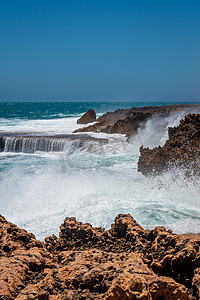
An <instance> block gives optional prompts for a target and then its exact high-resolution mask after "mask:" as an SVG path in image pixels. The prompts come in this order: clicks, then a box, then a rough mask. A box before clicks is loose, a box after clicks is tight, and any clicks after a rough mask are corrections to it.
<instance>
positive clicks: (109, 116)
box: [75, 104, 199, 137]
mask: <svg viewBox="0 0 200 300" xmlns="http://www.w3.org/2000/svg"><path fill="white" fill-rule="evenodd" d="M197 107H199V106H198V105H197V104H192V105H191V104H185V105H183V104H180V105H178V104H177V105H164V106H145V107H132V108H130V109H117V110H116V111H114V112H107V113H106V114H103V115H102V116H100V117H99V118H97V120H96V121H97V122H96V123H95V124H92V125H89V126H88V127H84V128H80V129H78V130H76V131H75V132H105V133H121V134H125V135H126V136H127V137H130V136H132V135H134V134H135V133H137V131H138V128H139V127H140V126H142V125H143V124H144V123H145V122H146V121H147V120H148V119H149V118H150V117H152V116H154V115H162V116H164V115H167V114H169V113H171V112H175V111H179V110H183V109H184V110H186V111H188V113H189V112H191V111H192V110H193V109H195V108H197ZM83 117H84V115H83V116H82V117H81V118H83ZM79 120H80V119H79ZM79 120H78V122H79ZM79 124H80V123H79Z"/></svg>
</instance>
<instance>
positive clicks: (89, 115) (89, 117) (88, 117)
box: [77, 109, 96, 124]
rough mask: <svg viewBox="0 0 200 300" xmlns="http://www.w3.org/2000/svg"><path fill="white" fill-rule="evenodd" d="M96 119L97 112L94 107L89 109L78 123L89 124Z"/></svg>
mask: <svg viewBox="0 0 200 300" xmlns="http://www.w3.org/2000/svg"><path fill="white" fill-rule="evenodd" d="M95 121H96V113H95V111H94V110H93V109H89V110H88V111H87V112H86V113H84V115H83V116H82V117H81V118H79V119H78V120H77V124H87V123H92V122H95Z"/></svg>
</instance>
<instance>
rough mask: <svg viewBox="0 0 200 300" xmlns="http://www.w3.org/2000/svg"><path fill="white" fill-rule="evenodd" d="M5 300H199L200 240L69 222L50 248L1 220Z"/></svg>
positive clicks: (123, 224) (121, 218)
mask: <svg viewBox="0 0 200 300" xmlns="http://www.w3.org/2000/svg"><path fill="white" fill-rule="evenodd" d="M0 250H1V252H0V253H1V255H0V299H17V300H21V299H41V300H43V299H44V300H46V299H50V300H51V299H52V300H53V299H58V300H61V299H78V300H79V299H82V300H83V299H85V300H86V299H91V300H92V299H107V300H118V299H120V300H126V299H127V300H128V299H144V300H150V299H152V300H161V299H164V300H170V299H172V300H178V299H181V300H185V299H191V300H192V299H199V290H200V288H199V287H200V281H199V280H200V279H199V277H200V276H199V274H200V272H199V270H200V235H176V234H174V233H172V231H170V230H166V229H165V228H164V227H156V228H155V229H154V230H144V229H143V228H142V227H141V226H140V225H139V224H138V223H137V222H136V221H135V220H134V219H133V218H132V216H131V215H129V214H126V215H122V214H121V215H118V216H117V217H116V219H115V222H114V224H112V226H111V229H110V230H107V231H105V230H104V229H103V228H95V227H92V226H91V225H90V224H88V223H86V224H82V223H81V222H78V221H76V219H75V218H66V219H65V221H64V223H63V224H62V225H61V230H60V234H59V237H58V238H57V237H56V236H55V235H53V236H50V237H47V238H46V239H45V243H43V242H39V241H37V240H36V239H35V237H34V235H33V234H30V233H27V232H26V231H25V230H22V229H19V228H18V227H17V226H15V225H13V224H11V223H9V222H7V221H6V220H5V218H3V217H0Z"/></svg>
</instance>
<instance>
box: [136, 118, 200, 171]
mask: <svg viewBox="0 0 200 300" xmlns="http://www.w3.org/2000/svg"><path fill="white" fill-rule="evenodd" d="M168 134H169V139H168V140H167V141H166V143H165V145H164V146H163V147H160V146H159V147H155V148H154V149H149V148H143V147H141V148H140V153H141V155H140V158H139V161H138V171H139V172H142V174H144V175H151V174H157V173H160V172H162V171H165V170H167V169H168V168H169V167H171V166H178V167H179V168H180V167H183V168H185V170H187V174H189V175H191V174H198V175H200V114H188V115H187V116H185V119H184V120H181V121H180V125H179V126H177V127H173V128H172V127H171V128H169V129H168Z"/></svg>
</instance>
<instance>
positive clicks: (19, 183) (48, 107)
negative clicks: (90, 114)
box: [0, 102, 200, 240]
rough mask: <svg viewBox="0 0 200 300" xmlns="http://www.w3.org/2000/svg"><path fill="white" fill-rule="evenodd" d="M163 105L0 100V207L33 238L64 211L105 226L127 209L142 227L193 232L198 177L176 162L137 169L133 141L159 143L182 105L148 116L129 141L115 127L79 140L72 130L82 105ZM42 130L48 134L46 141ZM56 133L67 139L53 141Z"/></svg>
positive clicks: (199, 211) (199, 220)
mask: <svg viewBox="0 0 200 300" xmlns="http://www.w3.org/2000/svg"><path fill="white" fill-rule="evenodd" d="M164 104H171V103H150V102H148V103H141V102H136V103H131V102H128V103H126V102H122V103H119V102H118V103H112V102H109V103H104V102H99V103H90V102H81V103H74V102H69V103H67V102H61V103H53V102H50V103H48V102H41V103H13V102H10V103H3V102H2V103H0V133H1V134H0V136H2V135H5V133H6V135H7V137H6V146H5V149H4V151H2V152H0V214H1V215H3V216H5V217H6V219H7V220H8V221H10V222H13V223H15V224H17V225H18V226H19V227H21V228H25V229H26V230H27V231H29V232H32V233H33V234H35V235H36V237H37V238H38V239H40V240H43V239H44V238H45V237H46V236H48V235H51V234H55V235H57V234H58V232H59V226H60V225H61V223H62V222H63V220H64V219H65V217H72V216H73V217H76V218H77V220H78V221H81V222H89V223H91V224H92V225H93V226H102V227H104V228H106V229H107V228H109V227H110V224H111V223H112V222H113V221H114V218H115V217H116V216H117V214H119V213H130V214H131V215H132V216H133V217H134V218H135V219H136V221H137V222H139V223H140V225H141V226H143V227H144V228H149V229H152V228H154V227H155V226H158V225H159V226H165V227H166V228H170V229H172V230H173V231H174V232H176V233H190V232H193V233H197V232H199V228H200V205H199V204H200V197H199V194H200V180H199V178H198V177H195V176H194V177H190V178H187V177H185V175H184V172H183V171H181V170H178V169H174V170H170V171H168V172H165V173H163V174H160V175H157V176H155V177H145V176H143V175H142V174H141V173H139V172H138V171H137V161H138V157H139V147H140V146H141V145H144V146H148V147H150V148H151V147H155V146H158V145H161V146H162V145H164V143H165V141H166V139H167V137H168V134H167V128H168V127H169V126H177V125H178V124H179V121H180V120H181V119H182V118H183V117H184V115H185V112H184V111H182V112H179V113H174V114H171V115H169V116H168V117H165V118H162V119H160V118H158V117H154V118H153V119H150V120H149V121H147V123H146V125H145V128H141V129H140V130H139V132H138V134H137V135H136V136H135V137H133V138H131V139H130V140H129V141H127V138H126V137H125V136H124V135H119V134H113V135H111V134H105V133H91V134H88V138H84V139H81V138H80V136H78V135H77V134H73V131H74V130H75V129H77V128H79V127H80V125H77V123H76V121H77V119H78V118H79V117H80V116H81V115H82V114H83V113H84V112H86V111H87V110H88V109H90V108H93V109H94V110H95V111H96V113H97V116H100V115H102V114H103V113H105V112H107V111H114V110H116V109H118V108H131V107H133V106H135V107H139V106H141V107H142V106H150V105H164ZM84 126H85V125H81V127H84ZM20 134H26V135H27V137H28V138H27V139H26V141H25V140H24V141H22V139H21V138H20ZM8 135H10V136H8ZM13 135H15V139H14V138H13ZM18 135H19V137H17V136H18ZM48 135H51V136H52V135H53V136H54V138H51V140H50V141H49V139H48ZM56 135H66V136H67V138H66V140H64V141H62V142H58V140H57V139H56ZM31 136H38V138H37V140H36V139H35V140H33V138H31ZM41 136H45V137H46V139H41ZM16 137H17V138H16ZM19 143H21V144H20V145H21V146H19Z"/></svg>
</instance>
